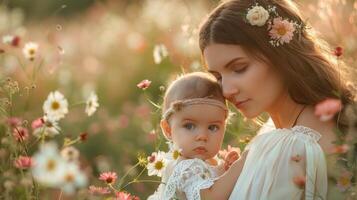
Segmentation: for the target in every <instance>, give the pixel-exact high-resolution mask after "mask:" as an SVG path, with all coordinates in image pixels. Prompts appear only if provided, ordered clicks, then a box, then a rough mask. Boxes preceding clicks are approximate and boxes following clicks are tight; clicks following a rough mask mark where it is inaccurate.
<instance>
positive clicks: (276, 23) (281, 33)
mask: <svg viewBox="0 0 357 200" xmlns="http://www.w3.org/2000/svg"><path fill="white" fill-rule="evenodd" d="M269 28H270V31H269V35H270V38H271V39H272V40H273V41H271V42H272V44H274V45H276V46H279V45H281V44H284V43H289V42H290V41H291V40H292V39H293V36H294V31H295V26H294V23H293V22H289V21H288V20H286V19H282V18H281V17H277V18H274V19H273V24H271V26H270V27H269Z"/></svg>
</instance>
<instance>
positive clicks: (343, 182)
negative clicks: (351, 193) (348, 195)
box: [337, 171, 352, 192]
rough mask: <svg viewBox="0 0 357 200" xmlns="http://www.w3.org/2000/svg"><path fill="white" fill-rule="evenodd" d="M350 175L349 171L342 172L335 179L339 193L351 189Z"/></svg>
mask: <svg viewBox="0 0 357 200" xmlns="http://www.w3.org/2000/svg"><path fill="white" fill-rule="evenodd" d="M351 179H352V173H351V172H349V171H344V172H342V174H341V175H340V177H338V179H337V187H338V189H339V190H340V191H341V192H344V191H346V190H347V189H348V188H350V187H351Z"/></svg>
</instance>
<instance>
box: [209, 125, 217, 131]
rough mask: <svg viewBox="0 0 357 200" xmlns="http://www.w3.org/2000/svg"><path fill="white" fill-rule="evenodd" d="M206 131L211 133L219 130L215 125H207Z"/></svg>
mask: <svg viewBox="0 0 357 200" xmlns="http://www.w3.org/2000/svg"><path fill="white" fill-rule="evenodd" d="M208 130H210V131H212V132H216V131H218V130H219V126H218V125H215V124H212V125H209V126H208Z"/></svg>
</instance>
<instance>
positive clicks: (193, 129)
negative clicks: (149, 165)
mask: <svg viewBox="0 0 357 200" xmlns="http://www.w3.org/2000/svg"><path fill="white" fill-rule="evenodd" d="M227 117H228V109H227V107H226V104H225V99H224V97H223V95H222V92H221V88H220V86H219V84H218V83H217V82H216V81H215V79H214V77H212V76H211V75H209V74H206V73H203V72H195V73H190V74H186V75H184V76H181V77H180V78H178V79H177V80H175V81H173V82H172V83H171V84H170V86H169V87H168V89H167V91H166V93H165V96H164V103H163V118H162V120H161V124H160V125H161V128H162V131H163V133H164V135H165V137H166V138H167V139H168V140H169V141H171V142H172V143H173V146H175V147H177V148H178V149H180V155H181V156H180V158H179V159H178V160H177V161H176V162H174V164H172V165H171V166H167V167H166V169H165V172H164V173H163V175H162V183H161V184H160V185H159V188H158V189H157V191H156V192H155V193H154V194H153V195H151V196H150V197H149V198H148V199H149V200H154V199H156V200H157V199H160V200H168V199H187V200H199V199H201V198H202V199H227V198H228V197H229V195H230V193H231V192H232V189H233V186H234V184H235V182H236V180H237V179H238V176H239V173H240V171H241V168H242V164H236V163H237V162H235V161H236V160H237V159H238V158H239V154H238V152H235V151H232V152H230V153H229V154H228V155H227V156H225V159H224V160H225V161H224V162H222V164H219V162H216V159H215V157H216V155H217V154H218V152H219V150H220V148H221V145H222V142H223V137H224V133H225V127H226V120H227ZM231 165H232V166H231ZM230 166H231V167H230ZM225 170H227V171H225Z"/></svg>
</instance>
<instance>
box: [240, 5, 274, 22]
mask: <svg viewBox="0 0 357 200" xmlns="http://www.w3.org/2000/svg"><path fill="white" fill-rule="evenodd" d="M246 18H247V20H248V22H249V23H250V24H251V25H253V26H264V25H265V23H266V21H267V20H268V19H269V12H268V11H267V10H265V9H264V8H263V7H261V6H254V7H253V8H251V9H249V10H248V13H247V16H246Z"/></svg>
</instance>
